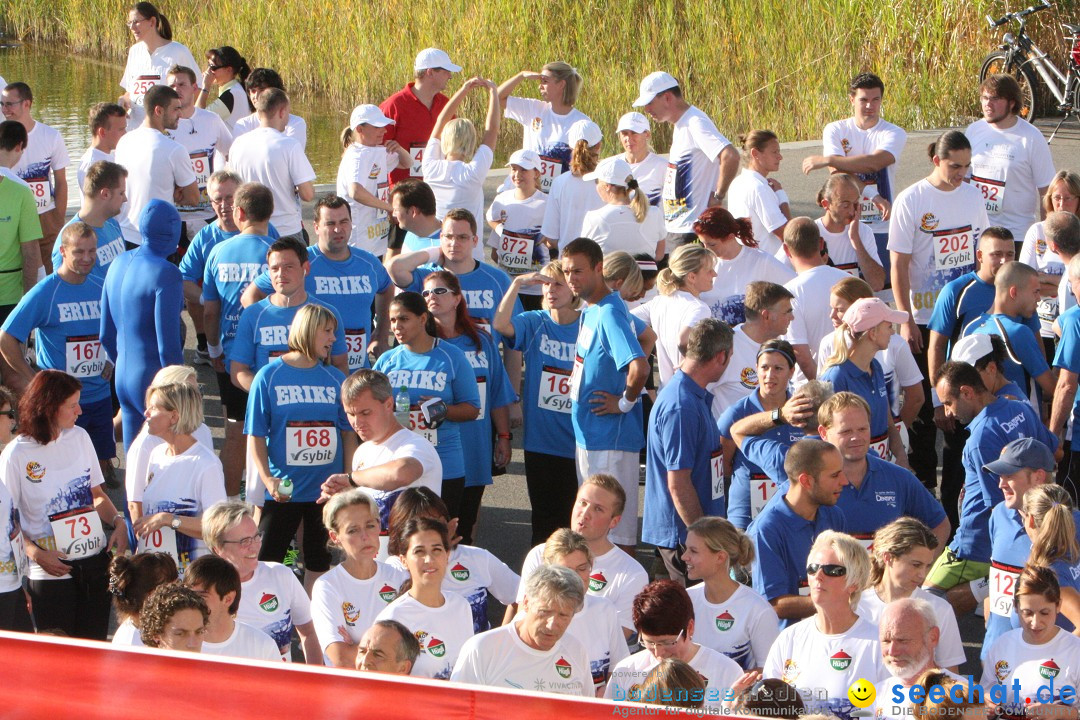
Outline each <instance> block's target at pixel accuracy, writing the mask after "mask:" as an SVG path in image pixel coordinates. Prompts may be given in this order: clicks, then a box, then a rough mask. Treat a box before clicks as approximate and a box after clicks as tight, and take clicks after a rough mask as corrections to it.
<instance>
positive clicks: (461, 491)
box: [439, 477, 465, 523]
mask: <svg viewBox="0 0 1080 720" xmlns="http://www.w3.org/2000/svg"><path fill="white" fill-rule="evenodd" d="M439 494H440V496H441V497H442V501H443V502H444V503H446V509H447V511H449V513H450V517H451V518H458V520H459V523H460V519H461V506H462V503H463V502H464V498H465V478H464V477H457V478H443V481H442V492H441V493H439Z"/></svg>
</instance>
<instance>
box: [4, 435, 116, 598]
mask: <svg viewBox="0 0 1080 720" xmlns="http://www.w3.org/2000/svg"><path fill="white" fill-rule="evenodd" d="M0 481H2V482H3V483H4V484H5V485H6V486H7V490H8V492H9V493H10V494H11V502H12V505H13V506H14V507H15V509H16V510H17V511H18V512H19V521H20V523H21V524H22V530H23V534H24V535H25V537H26V538H27V539H29V540H30V541H31V542H35V543H37V544H38V546H40V547H42V548H44V549H46V550H57V549H59V550H61V551H62V552H66V553H67V555H68V557H71V558H79V557H94V556H96V555H99V554H100V553H103V552H106V545H107V543H108V537H107V536H106V534H105V531H104V528H103V526H102V522H101V516H100V515H98V512H97V510H95V509H94V507H93V506H94V501H93V495H92V490H93V488H95V487H97V486H98V485H101V484H102V483H103V482H105V478H104V477H102V475H101V465H100V464H99V463H98V459H97V453H96V452H95V451H94V445H93V443H92V442H90V436H89V435H87V434H86V431H85V430H83V429H82V428H81V427H78V426H76V427H73V428H71V429H69V430H63V431H61V432H60V436H59V437H58V438H57V439H56V440H53V441H52V442H50V443H49V444H48V445H41V444H39V443H38V442H37V441H36V440H34V439H32V438H30V437H28V436H26V435H18V436H16V437H15V439H14V440H12V441H11V442H9V443H8V444H7V446H6V447H5V448H4V451H3V453H0ZM54 522H55V524H53V523H54ZM65 531H67V534H65ZM56 532H59V533H61V537H60V538H59V539H58V538H57V536H56V534H55V533H56ZM29 562H30V565H29V567H30V575H29V577H30V579H31V580H70V579H71V575H70V574H67V575H61V576H59V577H56V576H53V575H50V574H48V573H47V572H45V570H43V569H42V568H41V566H40V565H38V564H37V563H35V562H34V561H33V560H30V561H29Z"/></svg>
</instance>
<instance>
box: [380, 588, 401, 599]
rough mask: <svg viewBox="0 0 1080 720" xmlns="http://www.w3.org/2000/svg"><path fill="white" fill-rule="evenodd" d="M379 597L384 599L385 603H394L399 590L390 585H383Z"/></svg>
mask: <svg viewBox="0 0 1080 720" xmlns="http://www.w3.org/2000/svg"><path fill="white" fill-rule="evenodd" d="M379 597H381V598H382V599H383V602H393V601H394V598H396V597H397V590H395V589H394V588H392V587H390V586H389V585H383V586H382V588H380V589H379Z"/></svg>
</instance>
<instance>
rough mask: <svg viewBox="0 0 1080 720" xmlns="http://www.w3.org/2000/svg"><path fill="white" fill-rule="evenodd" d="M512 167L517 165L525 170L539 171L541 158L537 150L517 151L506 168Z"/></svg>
mask: <svg viewBox="0 0 1080 720" xmlns="http://www.w3.org/2000/svg"><path fill="white" fill-rule="evenodd" d="M511 165H517V166H519V167H521V168H523V169H525V170H539V169H540V156H539V155H537V154H536V151H535V150H525V149H522V150H515V151H514V153H513V154H512V155H511V156H510V161H509V162H508V163H506V167H510V166H511Z"/></svg>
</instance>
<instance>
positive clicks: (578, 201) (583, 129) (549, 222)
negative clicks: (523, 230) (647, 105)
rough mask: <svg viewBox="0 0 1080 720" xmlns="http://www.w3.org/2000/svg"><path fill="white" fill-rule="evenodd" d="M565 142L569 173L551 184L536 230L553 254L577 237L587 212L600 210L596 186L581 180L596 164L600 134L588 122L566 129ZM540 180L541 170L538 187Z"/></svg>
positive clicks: (597, 128) (598, 155)
mask: <svg viewBox="0 0 1080 720" xmlns="http://www.w3.org/2000/svg"><path fill="white" fill-rule="evenodd" d="M567 138H568V139H569V141H570V147H571V156H570V172H565V173H562V174H561V175H559V177H558V178H556V179H555V180H554V181H553V182H552V183H551V187H550V189H549V190H548V202H547V205H546V206H545V207H544V222H543V224H542V225H541V226H540V234H541V235H542V236H543V239H542V242H543V243H544V244H545V245H547V246H548V248H549V249H550V250H556V251H557V250H558V249H559V248H561V247H562V246H564V245H566V244H567V243H569V242H570V241H572V240H575V239H577V238H579V237H581V236H582V233H581V230H582V225H583V223H584V221H585V216H586V215H587V214H588V212H589V211H590V210H598V209H600V208H602V207H603V206H604V201H603V199H601V197H600V194H599V192H598V191H597V189H596V184H595V183H593V182H590V181H587V180H585V176H586V175H588V174H589V173H591V172H592V171H593V170H595V169H596V166H597V164H598V163H599V161H600V143H601V142H603V140H604V133H603V132H601V131H600V127H599V126H598V125H597V124H596V123H594V122H593V121H592V120H584V121H581V122H578V123H575V124H574V125H573V126H572V127H571V128H570V130H569V133H568V135H567ZM541 161H543V156H541ZM543 180H544V175H543V171H542V170H541V175H540V181H541V183H543ZM541 187H543V185H542V184H541Z"/></svg>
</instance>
